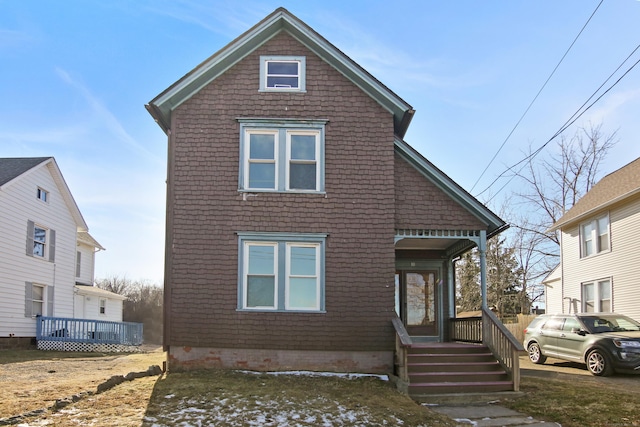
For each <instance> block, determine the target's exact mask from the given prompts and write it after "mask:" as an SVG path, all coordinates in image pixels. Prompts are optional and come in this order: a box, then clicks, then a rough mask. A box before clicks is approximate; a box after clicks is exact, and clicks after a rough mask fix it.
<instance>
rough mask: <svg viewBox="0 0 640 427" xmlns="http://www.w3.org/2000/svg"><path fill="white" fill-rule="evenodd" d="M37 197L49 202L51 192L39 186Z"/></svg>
mask: <svg viewBox="0 0 640 427" xmlns="http://www.w3.org/2000/svg"><path fill="white" fill-rule="evenodd" d="M36 197H37V198H38V199H39V200H42V201H43V202H48V201H49V192H48V191H47V190H43V189H42V188H40V187H38V189H37V190H36Z"/></svg>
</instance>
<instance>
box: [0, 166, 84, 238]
mask: <svg viewBox="0 0 640 427" xmlns="http://www.w3.org/2000/svg"><path fill="white" fill-rule="evenodd" d="M40 167H47V168H48V170H49V173H51V176H52V178H53V181H54V182H55V183H56V186H57V187H58V190H59V191H60V194H62V198H63V200H64V202H65V205H66V206H67V209H69V212H70V213H71V216H72V217H73V219H74V221H75V223H76V226H77V229H78V231H87V230H88V226H87V223H86V222H85V220H84V218H83V217H82V213H80V209H78V205H77V204H76V201H75V200H74V198H73V196H72V195H71V191H70V190H69V187H68V186H67V183H66V182H65V180H64V177H63V176H62V172H60V168H59V167H58V164H57V163H56V159H54V158H53V157H15V158H0V191H2V190H4V189H6V188H7V187H9V186H10V185H12V184H13V183H14V182H16V181H17V180H19V179H20V178H22V177H23V176H24V175H25V174H27V173H29V172H30V171H32V170H35V169H37V168H40Z"/></svg>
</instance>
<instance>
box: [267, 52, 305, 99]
mask: <svg viewBox="0 0 640 427" xmlns="http://www.w3.org/2000/svg"><path fill="white" fill-rule="evenodd" d="M259 90H260V91H269V92H272V91H274V92H305V90H306V59H305V57H304V56H261V57H260V89H259Z"/></svg>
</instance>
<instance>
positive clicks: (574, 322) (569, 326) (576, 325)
mask: <svg viewBox="0 0 640 427" xmlns="http://www.w3.org/2000/svg"><path fill="white" fill-rule="evenodd" d="M580 328H581V326H580V322H578V319H574V318H573V317H567V318H566V320H565V321H564V326H563V327H562V330H563V331H567V332H571V331H572V330H574V329H575V330H579V329H580Z"/></svg>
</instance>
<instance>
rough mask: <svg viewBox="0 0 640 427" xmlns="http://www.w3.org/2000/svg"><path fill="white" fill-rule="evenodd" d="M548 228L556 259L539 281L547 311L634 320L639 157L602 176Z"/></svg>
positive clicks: (639, 291) (639, 263)
mask: <svg viewBox="0 0 640 427" xmlns="http://www.w3.org/2000/svg"><path fill="white" fill-rule="evenodd" d="M551 230H553V231H558V232H559V233H560V264H559V265H558V267H557V268H556V270H554V271H553V272H551V273H550V274H549V276H547V278H546V279H545V280H544V281H543V283H544V284H545V285H546V292H545V293H546V303H547V312H548V313H574V312H608V311H615V312H617V313H621V314H625V315H627V316H629V317H632V318H634V319H636V320H640V304H638V302H639V301H640V249H639V247H638V240H637V239H636V236H637V235H638V233H639V232H640V158H638V159H636V160H634V161H633V162H631V163H629V164H628V165H626V166H624V167H622V168H620V169H618V170H617V171H615V172H613V173H611V174H609V175H607V176H605V177H604V178H602V179H601V180H600V181H599V182H598V183H597V184H596V185H594V186H593V188H592V189H591V190H590V191H589V192H587V194H585V195H584V197H582V198H581V199H580V200H579V201H578V202H577V203H576V204H575V205H574V206H573V207H572V208H571V209H570V210H569V211H567V212H566V213H565V215H564V216H562V218H560V219H559V220H558V221H557V222H556V223H555V224H554V225H553V226H552V227H551Z"/></svg>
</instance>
